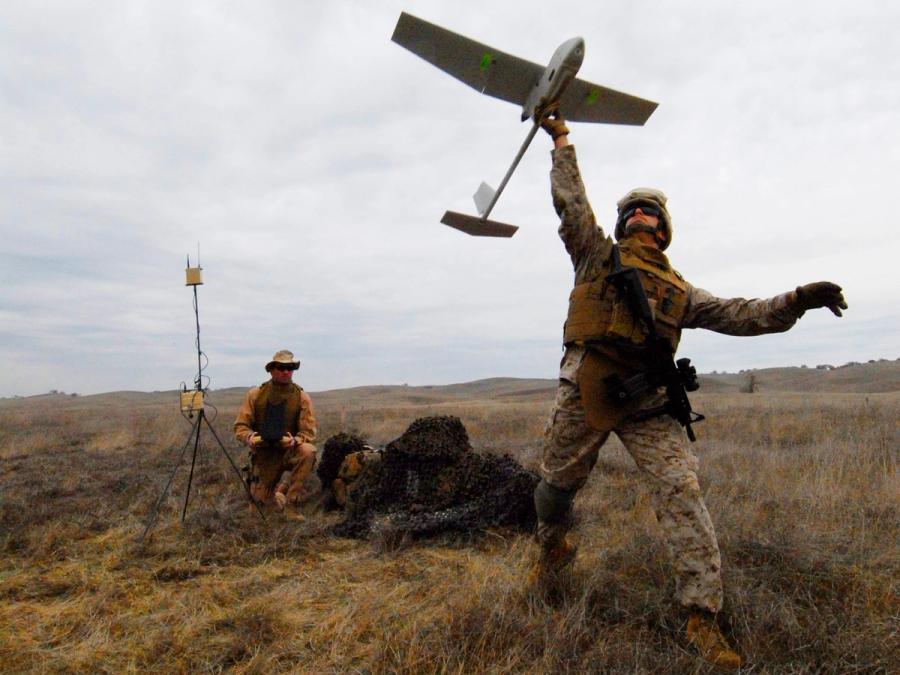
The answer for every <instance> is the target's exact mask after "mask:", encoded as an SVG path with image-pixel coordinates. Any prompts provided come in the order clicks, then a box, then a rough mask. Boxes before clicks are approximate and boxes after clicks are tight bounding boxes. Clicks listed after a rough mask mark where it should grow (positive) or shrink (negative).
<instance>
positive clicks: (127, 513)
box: [0, 376, 900, 673]
mask: <svg viewBox="0 0 900 675" xmlns="http://www.w3.org/2000/svg"><path fill="white" fill-rule="evenodd" d="M759 380H760V384H761V385H762V386H761V387H760V393H756V394H753V395H747V394H739V393H725V394H717V393H712V394H702V395H698V396H696V397H695V407H696V408H697V409H698V410H701V411H702V412H704V413H705V414H706V415H707V416H708V420H707V421H706V422H703V423H702V424H701V425H698V427H697V432H698V435H699V436H700V440H699V442H698V443H697V444H696V447H695V450H696V451H697V453H698V455H699V456H700V458H701V462H702V469H701V481H702V485H703V488H704V491H705V494H706V499H707V504H708V505H709V508H710V511H711V513H712V515H713V520H714V522H715V523H716V526H717V530H718V533H719V538H720V543H721V547H722V553H723V561H724V576H725V585H726V609H725V611H724V613H723V620H724V623H725V625H726V628H727V632H728V633H729V635H730V637H731V638H733V640H734V642H735V643H736V644H737V646H738V648H739V651H740V652H741V654H742V655H743V656H744V657H745V659H746V661H747V663H748V664H749V668H748V669H749V670H752V671H753V672H764V673H784V672H796V673H800V672H809V673H813V672H815V673H818V672H835V673H845V672H884V673H888V672H898V671H900V658H898V656H897V655H898V653H900V649H898V648H900V644H898V627H900V626H898V610H900V601H898V579H900V555H898V553H900V545H898V537H897V533H898V521H900V518H898V515H900V503H898V502H900V498H898V494H900V491H898V481H897V460H898V447H900V443H898V440H900V414H898V413H900V393H896V392H895V393H885V394H869V395H865V394H839V393H834V394H791V393H779V392H772V391H767V389H766V387H765V383H766V378H765V377H764V376H763V377H761V378H759ZM369 389H375V388H369ZM386 389H390V391H384V392H382V394H381V395H380V397H379V395H377V393H373V392H367V393H361V392H360V390H349V391H348V392H344V393H341V392H329V393H326V394H322V395H320V396H318V397H315V396H314V400H315V402H316V404H317V405H318V410H319V413H320V419H321V422H322V429H321V434H322V435H321V438H322V439H324V438H326V437H327V436H329V435H331V434H333V433H335V432H337V431H338V430H340V428H341V426H342V425H341V420H342V419H343V427H344V428H346V429H348V430H354V431H356V432H358V433H362V434H364V435H366V436H367V437H368V438H369V439H370V441H371V442H373V443H384V442H386V441H388V440H390V439H392V438H394V437H396V436H398V435H399V434H400V433H401V432H402V431H403V430H404V429H405V428H406V426H407V425H408V424H409V423H410V422H411V421H412V420H413V419H415V418H416V417H420V416H422V415H425V414H453V415H458V416H459V417H460V418H462V420H463V421H464V423H465V425H466V428H467V430H468V432H469V436H470V438H471V441H472V444H473V446H475V447H476V448H477V449H480V450H482V451H489V452H490V451H509V452H512V453H514V454H515V455H516V456H517V457H518V458H519V459H520V460H521V461H523V463H525V464H526V465H529V466H534V463H535V461H536V457H537V452H538V449H539V447H540V433H541V430H542V428H543V425H544V423H545V420H546V415H547V412H548V411H549V408H550V405H551V403H552V393H550V392H549V390H548V389H547V388H546V387H545V386H542V385H540V382H539V381H538V384H535V383H530V384H527V386H525V387H524V390H530V391H525V393H522V394H520V395H517V392H516V390H515V387H507V390H506V391H505V392H499V393H498V392H496V390H495V389H494V388H491V387H485V388H483V390H482V391H481V392H480V393H479V394H477V395H476V394H472V395H469V394H466V393H465V392H464V391H462V390H457V391H455V392H451V393H449V394H448V393H447V392H446V391H444V390H443V389H437V388H436V389H434V390H432V391H430V392H429V391H426V390H425V389H424V388H409V390H408V391H406V392H405V394H404V393H403V392H402V391H401V392H400V393H397V392H396V390H403V389H404V388H400V387H398V388H386ZM401 394H404V395H406V396H408V397H413V398H414V399H415V400H406V401H405V402H401V401H398V400H397V398H396V396H400V395H401ZM237 396H238V394H237V393H236V392H232V393H228V392H224V393H222V395H221V396H218V397H217V394H216V392H213V400H214V402H216V404H217V405H218V406H219V407H220V412H219V416H218V418H217V419H216V420H215V422H214V426H215V428H216V430H217V432H218V433H219V436H220V437H221V438H222V439H223V440H224V441H225V442H226V445H227V447H228V449H229V451H231V452H232V453H233V454H235V455H237V456H240V457H241V462H242V461H243V453H242V452H241V451H240V449H239V448H238V447H237V446H236V445H235V444H234V443H233V442H232V441H231V434H230V425H231V421H232V419H233V414H234V411H235V409H236V405H237ZM479 396H480V398H479ZM176 405H177V402H176V400H175V397H174V396H171V395H163V394H159V395H141V394H127V395H120V396H113V395H106V396H102V397H61V396H60V397H45V398H43V399H40V400H30V399H23V400H17V401H4V402H2V403H0V460H2V463H0V466H2V483H0V484H2V486H3V487H2V494H0V547H2V551H3V557H2V562H0V626H2V631H0V664H2V665H0V668H2V670H3V671H6V672H22V671H41V672H58V671H92V672H122V671H135V670H141V671H144V670H150V671H154V672H218V671H222V670H233V671H235V672H283V671H295V672H297V671H300V672H409V673H419V672H465V673H469V672H524V671H529V672H548V673H549V672H566V671H569V672H622V673H633V672H659V673H662V672H666V673H668V672H706V671H707V666H705V665H703V664H702V663H701V662H699V661H698V660H697V659H696V658H694V657H693V656H692V655H691V654H690V653H689V652H688V651H687V650H686V649H685V648H684V645H683V643H682V641H681V635H680V623H679V622H680V617H679V615H678V612H677V608H676V607H675V606H674V604H673V602H672V600H671V591H672V581H671V574H670V566H669V562H668V560H667V558H666V555H665V551H664V548H663V546H662V543H661V542H660V540H659V538H658V537H657V526H656V523H655V518H654V516H653V513H652V510H651V508H650V503H649V499H648V496H647V492H646V490H645V489H644V487H643V485H642V483H641V479H640V477H639V474H638V473H637V471H636V469H635V468H634V465H633V463H632V462H631V460H630V458H628V456H627V455H626V454H625V452H624V451H623V450H622V448H621V447H620V446H619V445H618V444H617V443H616V442H614V441H613V442H611V443H610V444H609V445H608V446H607V448H606V449H605V450H604V452H603V454H602V458H601V461H600V463H599V465H598V467H597V469H596V470H595V471H594V473H593V475H592V478H591V481H590V482H589V484H588V486H587V487H586V488H585V489H584V490H583V491H582V492H581V493H580V494H579V497H578V500H577V503H576V509H577V512H578V516H579V517H578V520H579V522H578V525H577V535H578V538H579V540H580V543H581V553H580V554H579V558H578V560H577V562H576V565H575V569H574V571H573V574H572V576H571V578H570V579H569V580H568V581H567V582H566V583H565V584H564V586H563V588H562V590H561V593H560V594H558V595H556V596H554V597H545V596H539V595H535V594H532V593H530V592H529V590H528V589H527V588H526V587H525V586H524V580H525V577H526V576H527V568H528V566H529V565H530V563H531V561H532V557H533V555H534V553H535V551H534V549H533V545H532V544H531V542H530V541H529V539H528V538H527V537H526V536H523V535H517V534H512V533H509V532H505V531H496V532H490V533H488V534H486V535H484V536H481V537H475V538H468V539H436V540H430V541H423V542H418V543H414V544H411V545H407V546H402V547H400V548H393V547H384V546H376V545H373V544H371V543H366V542H359V541H352V540H345V539H340V538H336V537H332V536H327V535H325V534H324V530H325V529H326V528H327V527H328V526H329V525H330V524H333V523H334V522H335V519H336V518H338V517H339V516H337V515H334V514H315V515H313V514H310V515H309V517H308V518H307V520H306V521H305V522H301V523H297V522H295V521H284V520H280V519H278V518H276V517H273V515H270V516H269V518H268V519H267V520H266V521H265V522H262V521H261V520H260V519H259V518H258V516H255V515H254V514H251V513H248V510H247V508H246V506H245V503H244V499H243V496H242V494H241V491H240V489H239V486H238V485H237V484H236V481H235V478H234V475H233V473H232V472H231V469H230V467H229V466H228V465H227V463H226V462H225V460H224V458H223V457H222V455H221V452H220V451H219V450H218V449H217V448H216V447H215V446H214V444H213V442H212V439H211V437H209V436H208V434H204V446H205V448H206V449H205V451H204V452H203V457H202V459H203V463H202V465H201V466H200V468H199V470H198V472H197V476H196V477H195V490H194V491H193V493H192V503H191V505H190V508H189V510H188V517H187V521H186V522H185V524H184V525H179V523H178V517H179V515H180V511H181V499H183V495H184V483H185V478H186V474H187V467H186V466H185V467H183V469H182V471H181V473H180V474H179V477H178V479H177V481H176V485H175V489H174V491H173V495H172V497H170V498H169V499H168V500H167V502H166V504H165V505H164V508H163V511H162V513H161V517H160V520H159V523H158V525H157V526H156V528H155V529H154V530H153V531H152V533H151V535H150V536H149V537H148V539H147V540H146V541H145V542H143V543H140V542H137V541H136V539H137V537H138V535H139V534H140V533H141V531H142V529H143V525H144V524H145V523H146V521H147V518H148V517H149V515H150V512H151V509H152V506H153V504H154V502H155V500H156V498H157V496H158V495H159V493H160V491H161V490H162V487H163V485H164V483H165V480H166V479H167V478H168V475H169V473H170V471H171V469H172V467H173V465H174V461H175V457H176V454H177V452H178V451H179V450H180V449H181V445H182V444H183V443H184V441H185V440H186V439H187V436H188V432H189V430H190V427H189V425H188V424H187V423H185V422H183V421H181V419H180V418H179V415H178V413H177V410H176V407H175V406H176Z"/></svg>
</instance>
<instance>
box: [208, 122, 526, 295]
mask: <svg viewBox="0 0 900 675" xmlns="http://www.w3.org/2000/svg"><path fill="white" fill-rule="evenodd" d="M540 126H541V124H540V122H535V123H534V126H533V127H531V131H529V132H528V136H526V137H525V142H524V143H522V147H521V148H519V154H517V155H516V158H515V159H514V160H513V163H512V165H511V166H510V167H509V170H508V171H507V172H506V175H505V176H504V177H503V180H502V181H500V187H498V188H497V191H496V192H495V193H494V198H493V199H491V203H490V204H488V207H487V208H486V209H485V210H484V213H483V214H482V216H481V219H482V220H487V217H488V216H489V215H491V209H493V208H494V204H496V203H497V200H498V199H500V193H501V192H503V188H505V187H506V184H507V183H508V182H509V178H510V176H512V175H513V171H515V170H516V167H517V166H519V162H520V161H521V160H522V156H523V155H524V154H525V151H526V150H527V149H528V146H529V145H531V141H532V139H533V138H534V135H535V134H536V133H537V130H538V129H539V128H540ZM194 290H195V291H196V288H195V289H194Z"/></svg>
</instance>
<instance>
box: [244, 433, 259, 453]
mask: <svg viewBox="0 0 900 675" xmlns="http://www.w3.org/2000/svg"><path fill="white" fill-rule="evenodd" d="M246 443H247V447H248V448H251V449H252V448H257V447H259V446H260V445H262V443H263V439H262V436H260V435H259V434H257V433H252V434H250V435H249V436H247V441H246Z"/></svg>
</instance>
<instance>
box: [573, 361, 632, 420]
mask: <svg viewBox="0 0 900 675" xmlns="http://www.w3.org/2000/svg"><path fill="white" fill-rule="evenodd" d="M635 374H636V371H635V370H634V369H633V368H629V367H627V366H622V365H619V364H617V363H615V362H613V361H611V360H610V359H609V358H608V357H606V356H604V355H603V354H600V353H598V352H597V351H595V350H593V349H591V348H588V349H587V350H586V351H585V355H584V360H583V361H582V362H581V369H580V370H579V371H578V388H579V389H580V390H581V404H582V406H583V407H584V414H585V421H586V422H587V425H588V426H589V427H591V429H594V430H596V431H600V432H604V433H605V432H608V431H612V430H613V429H615V428H616V427H617V426H619V425H620V424H621V423H622V422H623V421H624V419H625V418H626V417H628V416H629V415H631V414H632V413H633V412H634V411H635V410H637V408H638V407H639V405H640V403H641V401H640V400H637V401H629V402H627V403H624V404H623V403H617V402H615V401H613V400H612V399H611V398H610V397H609V396H608V393H609V386H608V385H607V383H606V382H605V380H606V379H607V378H609V377H616V376H617V377H619V378H620V379H621V380H623V381H624V380H627V379H628V378H630V377H631V376H633V375H635Z"/></svg>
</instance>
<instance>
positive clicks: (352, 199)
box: [0, 0, 900, 396]
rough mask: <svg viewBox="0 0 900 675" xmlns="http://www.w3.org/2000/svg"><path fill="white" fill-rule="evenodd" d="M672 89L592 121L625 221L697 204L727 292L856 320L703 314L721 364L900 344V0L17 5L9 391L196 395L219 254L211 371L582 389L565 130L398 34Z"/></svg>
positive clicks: (309, 382) (346, 382) (4, 217)
mask: <svg viewBox="0 0 900 675" xmlns="http://www.w3.org/2000/svg"><path fill="white" fill-rule="evenodd" d="M403 10H405V11H407V12H409V13H411V14H415V15H417V16H419V17H421V18H424V19H427V20H429V21H432V22H434V23H437V24H440V25H443V26H445V27H447V28H450V29H452V30H455V31H457V32H459V33H462V34H464V35H467V36H469V37H472V38H475V39H477V40H480V41H481V42H485V43H487V44H489V45H491V46H494V47H496V48H498V49H500V50H503V51H506V52H510V53H513V54H515V55H517V56H520V57H522V58H526V59H529V60H531V61H535V62H538V63H542V64H543V63H546V61H548V60H549V58H550V55H551V54H552V53H553V51H554V49H555V48H556V47H557V46H558V45H559V43H561V42H562V41H564V40H566V39H568V38H570V37H572V36H575V35H580V36H582V37H583V38H584V39H585V43H586V55H585V59H584V63H583V65H582V68H581V71H580V73H579V75H580V77H582V78H584V79H588V80H590V81H593V82H596V83H598V84H603V85H606V86H610V87H612V88H615V89H619V90H622V91H626V92H628V93H631V94H635V95H638V96H642V97H644V98H649V99H652V100H655V101H658V102H659V108H658V109H657V111H656V112H655V113H654V114H653V116H652V117H651V118H650V120H649V121H648V123H647V125H646V126H645V127H636V128H632V127H618V126H606V125H587V124H581V125H573V129H572V134H571V137H570V138H571V141H572V142H573V143H574V144H575V146H576V148H577V152H578V156H579V160H580V164H581V168H582V173H583V175H584V178H585V182H586V184H587V188H588V194H589V196H590V198H591V202H592V204H593V207H594V210H595V212H596V214H597V217H598V219H599V220H600V222H601V224H603V225H606V226H610V225H612V224H613V223H614V218H615V202H616V200H617V199H618V198H619V197H620V196H621V195H622V194H624V193H625V192H626V191H627V190H628V189H630V188H632V187H634V186H637V185H651V186H656V187H659V188H662V189H663V190H665V191H666V193H667V194H668V195H669V206H670V211H671V213H672V216H673V222H674V228H675V234H674V240H673V243H672V246H671V248H670V249H669V251H668V253H669V256H670V259H671V260H672V262H673V264H674V265H675V267H676V268H677V269H679V270H680V271H681V272H682V274H683V275H684V276H685V277H686V278H687V279H688V280H689V281H691V283H693V284H694V285H696V286H700V287H702V288H705V289H707V290H709V291H710V292H712V293H715V294H716V295H720V296H723V297H730V296H743V297H768V296H771V295H775V294H777V293H781V292H784V291H787V290H790V289H792V288H794V287H795V286H796V285H797V284H801V283H807V282H810V281H816V280H820V279H828V280H833V281H835V282H837V283H839V284H841V285H842V286H843V287H844V290H845V294H846V297H847V299H848V301H849V303H850V310H849V311H848V312H847V313H846V315H845V317H844V318H843V319H836V318H835V317H833V316H832V315H831V314H830V313H829V312H827V311H824V310H822V311H818V312H812V313H809V314H808V315H807V316H806V317H804V318H803V319H802V320H801V321H800V322H799V324H798V325H797V327H796V328H795V329H794V330H792V331H791V332H790V333H786V334H781V335H774V336H766V337H760V338H752V339H751V338H733V337H726V336H720V335H715V334H712V333H708V332H705V331H687V332H686V334H685V337H684V339H683V341H682V348H681V350H680V351H681V354H682V355H686V356H690V357H691V358H692V359H693V360H694V362H695V364H696V365H697V366H698V369H699V370H701V371H703V372H709V371H712V370H731V371H736V370H738V369H742V368H762V367H768V366H781V365H785V366H787V365H801V364H807V365H816V364H819V363H832V364H841V363H844V362H847V361H851V360H856V361H862V360H868V359H872V358H881V357H885V358H891V359H893V358H897V357H898V356H900V340H898V337H900V297H898V290H897V289H898V282H897V277H896V272H895V270H896V267H897V263H896V260H897V257H898V255H900V247H898V243H900V236H898V220H900V218H898V215H897V213H896V211H897V199H896V196H897V189H898V178H900V131H898V126H900V46H898V45H900V41H898V40H897V32H898V30H900V5H898V4H897V3H895V2H888V1H886V0H885V1H884V2H878V1H873V2H859V1H854V2H850V1H848V2H835V1H829V0H825V1H824V2H823V1H819V2H792V3H784V2H767V1H756V2H753V3H717V2H712V1H708V2H699V1H698V2H688V1H683V2H679V1H673V2H645V1H644V2H642V1H635V0H612V1H607V2H593V3H592V2H584V1H583V0H579V1H577V2H561V1H557V2H526V1H523V0H515V1H508V2H456V3H449V2H424V1H422V2H420V1H417V0H407V1H406V2H394V1H383V2H377V3H375V2H371V3H370V2H341V1H335V2H328V3H323V2H306V1H304V0H294V1H291V2H287V1H286V2H267V1H266V0H260V1H257V2H200V1H196V0H192V1H191V2H183V1H178V2H163V1H159V0H153V1H152V2H151V1H147V2H124V1H123V2H73V1H71V0H67V1H65V2H62V1H60V2H37V1H36V2H28V3H13V2H5V3H2V4H0V143H2V145H0V150H2V151H0V191H2V192H0V235H2V237H0V242H2V243H0V363H2V373H0V396H10V395H14V394H19V395H30V394H37V393H42V392H46V391H48V390H50V389H58V390H62V391H66V392H78V393H81V394H88V393H96V392H102V391H112V390H121V389H132V390H144V391H147V390H165V389H173V388H175V387H177V386H178V385H179V383H180V382H182V381H185V382H187V383H189V384H190V383H191V382H192V380H193V377H194V374H195V371H196V353H195V347H194V314H193V308H192V294H191V290H190V289H189V288H187V287H185V286H184V267H185V257H186V255H187V254H188V253H190V255H191V260H192V263H193V262H195V261H196V255H197V246H198V242H199V247H200V263H201V265H202V266H203V274H204V280H205V284H204V285H203V286H201V287H200V288H199V300H200V324H201V329H202V332H201V344H202V347H203V350H204V352H206V354H207V355H208V356H209V366H208V368H207V369H206V371H205V374H206V375H208V376H209V378H210V380H211V385H212V387H213V388H222V387H230V386H239V385H241V386H243V385H251V384H254V383H258V382H260V381H262V380H263V379H265V372H264V371H263V365H264V364H265V362H266V361H268V360H269V358H270V357H271V355H272V353H273V352H274V351H275V350H277V349H280V348H290V349H292V350H293V351H294V352H295V354H297V356H298V357H299V358H300V359H301V360H302V361H303V366H302V369H301V371H300V378H299V379H300V382H301V383H302V384H303V385H304V386H306V387H307V388H309V389H311V390H313V391H315V390H322V389H330V388H338V387H347V386H355V385H362V384H395V383H404V382H406V383H409V384H443V383H450V382H461V381H467V380H474V379H479V378H484V377H493V376H517V377H555V376H556V372H557V368H558V363H559V357H560V353H561V352H560V341H561V334H562V323H563V320H564V318H565V311H566V303H567V297H568V293H569V291H570V289H571V285H572V270H571V264H570V262H569V260H568V257H567V256H566V254H565V252H564V250H563V247H562V244H561V243H560V241H559V239H558V237H557V234H556V227H557V225H558V219H557V217H556V215H555V213H554V211H553V208H552V204H551V200H550V195H549V178H548V172H549V169H550V152H549V151H550V147H551V143H550V141H549V139H548V138H547V137H546V136H545V135H544V134H543V133H542V134H540V135H539V136H538V137H537V138H536V139H535V142H534V144H533V145H532V148H531V150H530V151H529V152H528V154H526V156H525V158H524V160H523V161H522V164H521V165H520V168H519V170H518V171H517V172H516V174H515V175H514V176H513V178H512V180H511V182H510V184H509V186H508V188H507V191H506V192H505V194H504V195H503V197H502V198H501V200H500V202H499V203H498V205H497V207H496V208H495V210H494V212H493V214H492V217H494V218H496V219H497V220H501V221H504V222H509V223H514V224H517V225H519V226H520V228H521V229H520V230H519V232H518V233H517V234H516V236H515V237H514V238H512V239H509V240H493V239H481V238H473V237H468V236H466V235H464V234H462V233H460V232H457V231H455V230H451V229H449V228H446V227H444V226H442V225H440V224H439V219H440V217H441V215H442V213H443V212H444V211H445V210H446V209H448V208H449V209H453V210H457V211H464V212H468V213H474V205H473V203H472V200H471V195H472V193H473V192H474V191H475V189H476V188H477V187H478V184H479V183H480V181H481V180H486V181H487V182H489V183H492V184H493V185H495V186H496V185H497V183H499V181H500V179H501V178H502V176H503V173H504V172H505V170H506V168H507V166H508V165H509V163H510V161H511V160H512V158H513V156H514V154H515V152H516V150H517V149H518V147H519V145H520V143H521V142H522V140H523V139H524V137H525V135H526V132H527V130H528V129H527V125H525V124H521V123H520V122H519V110H518V109H517V108H516V107H514V106H512V105H510V104H508V103H504V102H502V101H498V100H495V99H491V98H488V97H485V96H481V95H479V94H478V93H476V92H475V91H474V90H472V89H469V88H467V87H465V86H464V85H462V84H461V83H459V82H457V81H456V80H454V79H452V78H451V77H449V76H447V75H445V74H443V73H442V72H441V71H439V70H437V69H436V68H434V67H432V66H431V65H429V64H428V63H426V62H425V61H422V60H421V59H419V58H417V57H415V56H413V55H412V54H411V53H409V52H407V51H406V50H404V49H402V48H400V47H399V46H397V45H396V44H394V43H392V42H391V41H390V36H391V33H392V32H393V28H394V25H395V23H396V21H397V18H398V16H399V14H400V12H401V11H403Z"/></svg>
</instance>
